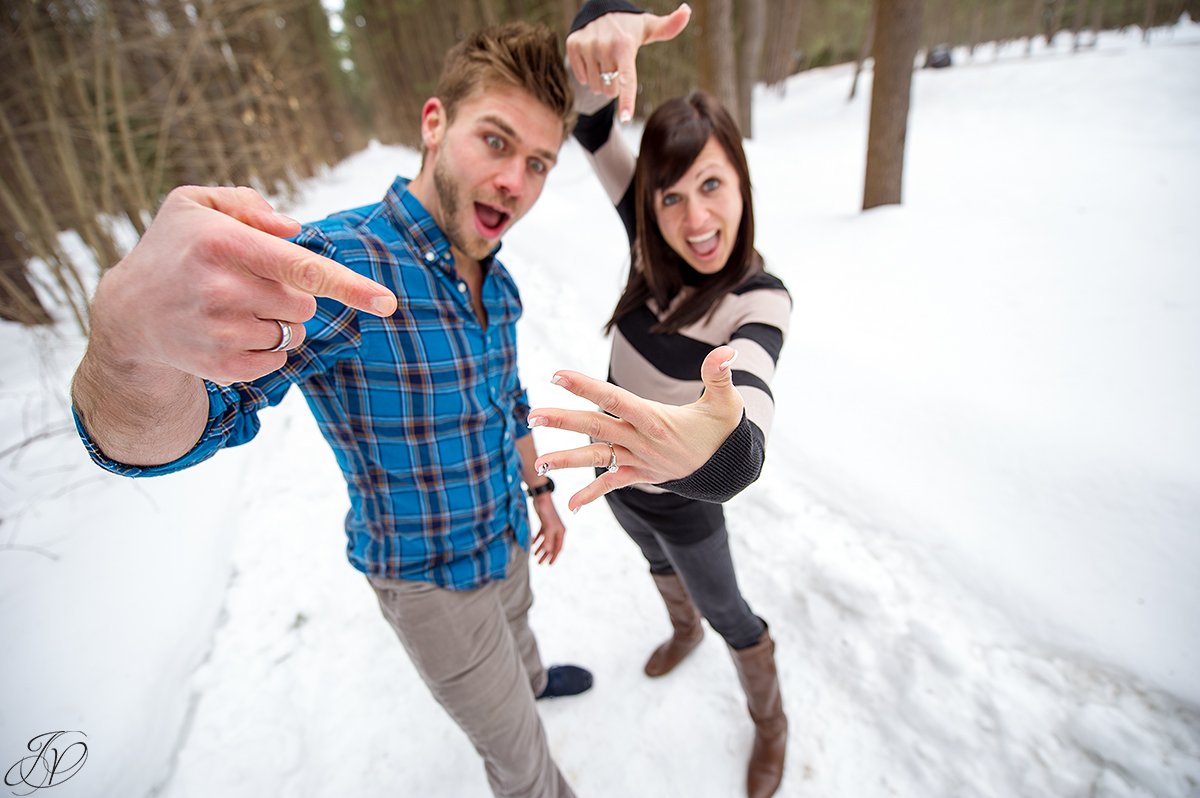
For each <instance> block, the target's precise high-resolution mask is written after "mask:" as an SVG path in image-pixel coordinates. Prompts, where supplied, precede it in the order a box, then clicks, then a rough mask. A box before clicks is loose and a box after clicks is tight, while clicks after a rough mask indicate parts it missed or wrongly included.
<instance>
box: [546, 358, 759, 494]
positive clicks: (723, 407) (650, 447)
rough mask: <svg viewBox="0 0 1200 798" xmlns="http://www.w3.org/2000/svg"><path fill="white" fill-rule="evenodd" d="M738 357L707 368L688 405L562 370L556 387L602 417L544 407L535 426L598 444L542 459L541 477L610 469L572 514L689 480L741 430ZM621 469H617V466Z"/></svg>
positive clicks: (714, 361) (706, 364) (716, 360)
mask: <svg viewBox="0 0 1200 798" xmlns="http://www.w3.org/2000/svg"><path fill="white" fill-rule="evenodd" d="M736 358H737V352H736V350H734V349H733V348H732V347H729V346H719V347H717V348H716V349H714V350H713V351H711V352H709V353H708V356H707V357H706V358H705V359H704V363H703V365H702V366H701V367H700V377H701V379H702V380H703V381H704V393H703V395H701V397H700V398H699V399H697V400H696V401H695V402H692V403H691V404H688V405H681V406H675V405H666V404H662V403H660V402H655V401H651V400H649V399H643V398H641V397H640V396H637V395H635V394H632V393H630V392H629V391H626V390H625V389H623V388H618V387H617V386H615V385H612V384H611V383H608V382H604V381H603V380H597V379H593V378H591V377H587V376H585V375H583V374H580V373H578V372H575V371H559V372H557V373H556V374H555V375H554V379H553V382H554V383H555V384H557V385H560V386H562V387H563V388H566V389H567V390H568V391H570V392H571V393H573V394H575V395H576V396H579V397H582V398H584V399H588V400H590V401H592V402H595V403H596V405H597V406H598V407H599V408H600V409H599V410H592V411H587V410H562V409H557V408H545V409H543V408H539V409H537V410H533V411H532V412H530V414H529V426H530V427H554V428H556V429H566V430H571V431H573V432H582V433H583V434H585V435H587V436H589V437H590V438H591V439H592V440H593V441H594V443H591V444H588V445H587V446H581V447H579V448H578V449H567V450H563V451H558V452H548V453H546V454H543V455H542V456H541V457H539V458H538V459H537V462H536V467H537V470H538V473H539V474H544V473H546V472H547V471H553V470H560V469H563V468H585V467H586V468H593V467H594V468H607V469H610V470H607V471H605V473H603V474H601V475H600V476H599V477H597V478H596V479H595V480H594V481H592V482H591V483H590V484H588V485H587V487H585V488H584V489H583V490H581V491H579V492H578V493H576V494H575V495H574V496H572V497H571V498H570V500H569V501H568V502H567V507H568V508H570V510H571V511H572V512H575V511H578V510H579V508H580V507H582V506H583V505H585V504H589V503H591V502H593V501H595V500H596V499H598V498H600V497H601V496H603V495H604V494H606V493H608V492H609V491H611V490H616V489H617V488H623V487H626V486H627V485H633V484H635V483H639V482H648V483H651V484H655V483H659V482H669V481H671V480H674V479H680V478H682V477H685V476H687V475H689V474H691V473H692V472H694V471H695V470H696V469H698V468H700V466H702V465H704V463H706V462H707V461H708V459H709V458H710V457H712V456H713V454H714V453H715V452H716V451H717V449H718V448H720V446H721V444H722V443H724V442H725V439H726V438H728V437H729V435H730V433H732V432H733V431H734V430H735V429H736V428H737V426H738V424H739V423H741V419H742V410H743V407H744V403H743V401H742V395H741V394H740V393H738V391H737V389H736V388H734V387H733V375H732V371H731V368H730V366H731V364H732V363H733V361H734V360H735V359H736ZM614 464H615V466H616V467H615V468H612V466H613V465H614Z"/></svg>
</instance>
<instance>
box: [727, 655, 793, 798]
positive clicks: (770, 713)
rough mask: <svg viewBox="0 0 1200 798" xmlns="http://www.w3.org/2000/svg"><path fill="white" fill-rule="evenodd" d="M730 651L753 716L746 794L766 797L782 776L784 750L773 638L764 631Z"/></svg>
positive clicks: (784, 725)
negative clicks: (754, 638) (740, 646)
mask: <svg viewBox="0 0 1200 798" xmlns="http://www.w3.org/2000/svg"><path fill="white" fill-rule="evenodd" d="M730 651H732V652H733V663H734V665H736V666H737V672H738V679H739V680H740V681H741V683H742V689H743V690H745V691H746V706H747V707H748V708H749V710H750V717H751V718H752V719H753V720H754V750H753V751H751V753H750V767H749V768H748V769H747V771H746V794H747V795H748V796H750V798H768V797H769V796H771V795H774V794H775V791H776V790H777V789H779V782H781V781H782V780H783V756H784V753H785V752H786V750H787V728H788V722H787V716H786V715H784V714H783V697H782V696H781V695H780V694H779V675H778V673H777V672H776V671H775V641H774V640H772V639H771V635H770V633H769V632H766V631H764V632H763V634H762V637H760V638H759V639H758V642H757V643H755V644H754V645H752V646H750V647H749V648H743V649H740V650H736V649H730Z"/></svg>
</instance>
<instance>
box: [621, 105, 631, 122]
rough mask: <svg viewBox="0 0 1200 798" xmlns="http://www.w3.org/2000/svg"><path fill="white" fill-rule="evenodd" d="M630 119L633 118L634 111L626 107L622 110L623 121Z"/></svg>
mask: <svg viewBox="0 0 1200 798" xmlns="http://www.w3.org/2000/svg"><path fill="white" fill-rule="evenodd" d="M630 119H633V112H632V111H630V110H629V109H628V108H626V109H625V110H624V111H622V112H621V121H622V122H628V121H629V120H630Z"/></svg>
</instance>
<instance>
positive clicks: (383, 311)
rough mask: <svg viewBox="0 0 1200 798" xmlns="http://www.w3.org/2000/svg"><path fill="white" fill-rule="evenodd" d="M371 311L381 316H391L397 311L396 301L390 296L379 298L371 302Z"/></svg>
mask: <svg viewBox="0 0 1200 798" xmlns="http://www.w3.org/2000/svg"><path fill="white" fill-rule="evenodd" d="M371 309H372V310H374V311H375V312H376V313H378V314H379V315H380V316H390V315H392V312H393V311H394V310H395V309H396V300H395V299H393V298H392V297H390V296H377V297H375V298H374V299H372V300H371Z"/></svg>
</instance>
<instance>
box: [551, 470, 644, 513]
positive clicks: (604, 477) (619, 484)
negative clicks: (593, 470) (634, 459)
mask: <svg viewBox="0 0 1200 798" xmlns="http://www.w3.org/2000/svg"><path fill="white" fill-rule="evenodd" d="M645 481H646V480H645V479H642V478H640V477H639V476H638V474H637V469H635V468H622V469H620V470H619V471H610V472H606V473H604V474H601V475H600V476H598V477H596V478H595V479H594V480H592V481H591V482H589V483H588V484H587V485H586V486H585V487H584V488H583V489H582V490H580V491H578V492H577V493H575V495H573V496H572V497H571V498H570V499H568V500H567V509H569V510H570V511H571V512H573V513H577V512H579V508H580V507H583V506H584V505H585V504H591V503H592V502H594V501H596V499H599V498H600V497H602V496H604V494H606V493H611V492H612V491H614V490H616V489H618V488H625V487H628V486H630V485H633V484H635V483H638V482H645Z"/></svg>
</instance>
